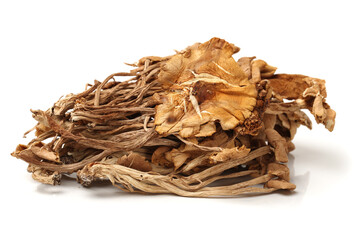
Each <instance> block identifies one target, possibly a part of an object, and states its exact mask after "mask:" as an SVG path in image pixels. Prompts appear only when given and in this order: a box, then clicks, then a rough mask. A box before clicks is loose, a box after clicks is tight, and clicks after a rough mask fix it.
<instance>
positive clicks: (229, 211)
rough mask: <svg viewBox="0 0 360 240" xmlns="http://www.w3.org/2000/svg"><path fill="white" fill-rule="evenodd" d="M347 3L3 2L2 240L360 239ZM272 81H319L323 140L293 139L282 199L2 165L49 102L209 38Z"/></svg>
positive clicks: (355, 44)
mask: <svg viewBox="0 0 360 240" xmlns="http://www.w3.org/2000/svg"><path fill="white" fill-rule="evenodd" d="M356 2H357V1H344V0H343V1H338V2H336V1H324V2H320V1H309V2H306V1H301V2H300V1H299V3H295V2H294V1H225V0H218V1H203V2H202V1H185V0H182V1H166V2H165V1H163V2H162V1H128V2H125V1H98V2H93V1H58V2H55V1H1V2H0V34H1V35H0V43H1V44H0V79H1V93H0V97H1V99H0V100H1V101H0V102H1V118H0V119H1V120H0V121H1V135H0V141H1V160H0V163H1V170H0V184H1V185H0V187H1V197H0V219H1V224H0V238H1V239H54V240H55V239H110V238H113V239H133V238H143V239H144V238H146V239H152V238H154V239H155V238H156V239H194V238H198V239H205V238H206V239H228V238H231V239H240V238H243V239H260V238H264V239H265V238H266V239H285V238H286V239H315V237H316V238H321V239H340V238H341V239H356V238H357V239H359V238H358V237H359V232H358V227H359V214H360V211H359V205H358V203H359V198H358V192H359V190H358V188H359V184H358V179H359V177H360V175H359V173H358V172H359V157H358V148H359V144H357V143H359V139H358V135H359V130H358V119H359V103H358V97H357V96H358V85H359V84H358V82H359V80H360V79H359V64H360V62H359V54H360V51H359V42H360V38H359V36H358V34H359V22H360V18H359V13H358V9H359V8H358V7H357V6H356ZM213 36H217V37H220V38H224V39H226V40H227V41H229V42H231V43H235V44H236V45H237V46H239V47H240V48H241V51H240V53H239V54H237V55H236V56H235V58H236V59H237V58H239V57H240V56H257V57H258V58H260V59H264V60H266V61H267V62H268V63H269V64H271V65H273V66H276V67H278V73H280V72H284V73H301V74H305V75H309V76H313V77H318V78H322V79H326V81H327V89H328V102H329V104H330V105H331V106H332V108H333V109H335V110H336V111H337V114H338V115H337V122H336V127H335V130H334V132H332V133H329V132H328V131H327V130H325V128H324V127H323V126H319V125H316V124H315V123H314V129H313V130H312V131H309V130H307V129H305V128H301V129H299V131H298V135H297V136H296V139H295V144H296V147H297V149H296V150H295V151H294V152H293V153H292V155H291V157H290V159H291V161H290V164H289V166H290V169H291V171H292V181H293V182H294V183H295V184H296V185H297V189H296V191H295V192H294V193H292V194H281V193H275V194H270V195H263V196H256V197H235V198H225V199H224V198H213V199H200V198H183V197H178V196H170V195H137V194H127V193H122V192H120V190H117V189H116V188H113V187H111V186H107V185H98V186H95V187H93V188H83V187H81V186H80V185H78V184H77V183H75V182H73V181H70V180H66V179H65V180H64V181H63V182H62V185H60V186H55V187H53V186H46V185H42V184H39V183H37V182H35V181H33V180H32V179H31V176H30V174H28V173H27V172H26V167H27V164H26V163H24V162H22V161H20V160H17V159H15V158H12V157H11V156H10V152H12V151H13V150H14V149H15V146H16V145H17V144H18V143H20V142H21V143H26V142H27V141H29V140H30V139H23V138H22V134H23V133H24V132H25V131H26V130H28V129H29V128H31V127H32V126H33V125H34V124H35V121H34V120H33V119H32V117H31V113H30V111H29V109H30V108H33V109H44V110H45V109H47V108H48V107H50V106H51V105H52V104H53V103H54V102H55V101H56V100H57V99H58V98H59V97H60V96H62V95H63V94H66V93H70V92H74V93H77V92H81V91H83V89H84V87H85V84H86V83H88V82H90V83H91V82H93V80H94V79H98V80H103V79H104V78H105V77H106V76H107V75H109V74H111V73H114V72H118V71H127V70H128V69H129V68H128V67H126V66H125V65H124V64H123V63H124V62H136V61H137V60H138V59H139V58H141V57H143V56H147V55H159V56H166V55H170V54H173V50H174V49H176V50H181V49H183V48H185V47H187V46H188V45H191V44H193V43H195V42H204V41H207V40H209V39H210V38H211V37H213Z"/></svg>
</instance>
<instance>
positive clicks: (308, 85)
mask: <svg viewBox="0 0 360 240" xmlns="http://www.w3.org/2000/svg"><path fill="white" fill-rule="evenodd" d="M269 84H270V87H271V89H272V91H273V94H274V96H275V97H277V98H279V99H281V100H282V99H284V98H285V99H289V100H296V104H297V105H298V106H299V107H302V108H307V109H309V110H310V112H311V113H312V114H313V115H314V117H315V120H316V122H317V123H323V124H324V125H325V127H326V129H328V130H329V131H333V129H334V126H335V117H336V113H335V111H334V110H332V109H331V108H330V106H329V105H328V104H327V103H326V101H325V98H326V96H327V93H326V88H325V80H322V79H318V78H311V77H307V76H304V75H299V74H276V75H274V76H273V77H272V78H271V79H269Z"/></svg>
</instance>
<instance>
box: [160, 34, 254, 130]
mask: <svg viewBox="0 0 360 240" xmlns="http://www.w3.org/2000/svg"><path fill="white" fill-rule="evenodd" d="M237 50H238V49H237V48H235V47H234V46H233V45H231V44H229V43H227V42H226V41H224V40H222V39H218V38H213V39H211V40H210V41H208V42H205V43H203V44H195V45H193V46H191V47H189V48H187V49H186V50H185V51H184V52H181V53H179V54H177V55H175V56H173V57H172V58H171V59H169V61H168V62H166V64H164V66H163V67H162V69H161V71H160V73H159V81H160V82H161V83H162V84H164V86H165V87H166V88H167V89H166V92H165V94H164V95H163V97H162V102H163V103H162V104H160V105H158V106H157V107H156V115H155V125H156V131H157V132H159V133H160V134H169V133H178V134H180V136H182V137H194V136H196V137H207V136H211V135H212V134H213V133H214V132H215V131H216V127H215V124H214V122H215V121H219V122H220V124H221V127H222V128H223V129H224V130H229V129H234V128H235V127H236V126H237V125H239V124H242V123H243V122H244V121H245V119H246V118H248V117H249V116H250V114H251V112H252V110H253V109H254V107H255V104H256V96H257V92H256V88H255V84H251V83H250V82H249V81H248V78H247V76H246V74H245V73H244V71H243V70H242V69H241V67H240V66H239V65H238V64H237V63H236V61H235V60H234V59H233V58H232V54H234V53H235V52H236V51H237Z"/></svg>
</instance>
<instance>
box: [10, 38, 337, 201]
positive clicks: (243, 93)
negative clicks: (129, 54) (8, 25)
mask: <svg viewBox="0 0 360 240" xmlns="http://www.w3.org/2000/svg"><path fill="white" fill-rule="evenodd" d="M239 50H240V49H239V48H238V47H236V46H234V45H233V44H229V43H228V42H226V41H225V40H222V39H219V38H212V39H211V40H210V41H208V42H205V43H202V44H200V43H197V44H194V45H193V46H190V47H188V48H186V49H185V50H183V51H180V52H177V53H176V54H175V55H173V56H168V57H154V56H150V57H144V58H142V59H140V60H139V61H138V62H137V63H136V64H132V66H133V67H134V69H133V70H132V71H130V72H120V73H115V74H112V75H110V76H109V77H108V78H106V79H105V80H104V81H103V82H98V81H95V82H94V83H93V84H87V87H86V90H85V91H84V92H82V93H79V94H68V95H66V96H65V97H63V98H61V99H60V100H59V101H57V102H56V103H55V104H54V105H53V106H52V107H50V108H49V109H48V110H46V111H41V110H32V113H33V117H34V118H35V119H36V120H37V121H38V123H37V125H36V126H35V127H34V128H33V129H32V130H35V136H36V137H35V138H34V139H32V140H31V141H30V142H29V143H28V144H27V145H21V144H20V145H18V147H17V148H16V150H15V151H14V152H13V153H12V155H13V156H15V157H17V158H20V159H22V160H24V161H26V162H28V163H29V167H28V171H29V172H31V173H32V176H33V178H34V179H35V180H37V181H40V182H42V183H47V184H53V185H55V184H59V183H60V182H61V177H62V176H63V175H64V174H71V173H74V172H76V174H77V180H78V182H79V183H81V184H82V185H84V186H90V185H91V183H93V182H94V181H100V180H109V181H110V182H111V183H112V184H113V185H114V186H116V187H118V188H120V189H122V190H124V191H129V192H146V193H174V194H178V195H181V196H191V197H209V196H233V195H239V194H243V193H269V192H273V191H276V190H279V189H288V190H293V189H295V185H294V184H292V183H291V182H290V172H289V169H288V167H287V162H288V153H289V152H290V151H292V150H294V148H295V147H294V144H293V143H292V142H291V141H292V139H293V138H294V136H295V133H296V130H297V128H298V127H299V126H300V125H304V126H306V127H308V128H310V129H311V127H312V125H311V120H310V119H309V118H308V116H307V115H306V114H305V113H304V112H303V110H304V109H308V110H309V111H310V112H311V113H312V114H313V115H314V117H315V120H316V122H317V123H322V124H324V125H325V127H326V128H327V129H328V130H330V131H332V130H333V128H334V124H335V115H336V114H335V111H334V110H332V109H331V108H330V106H329V105H328V104H327V103H326V102H325V98H326V90H325V81H324V80H321V79H317V78H312V77H307V76H303V75H297V74H275V71H276V68H275V67H272V66H270V65H268V64H267V63H266V62H265V61H263V60H256V58H255V57H242V58H240V59H239V60H238V61H235V59H234V58H233V54H234V53H236V52H238V51H239ZM119 77H127V79H126V80H119V79H118V78H119ZM284 100H286V101H284ZM224 179H228V180H227V181H224Z"/></svg>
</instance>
